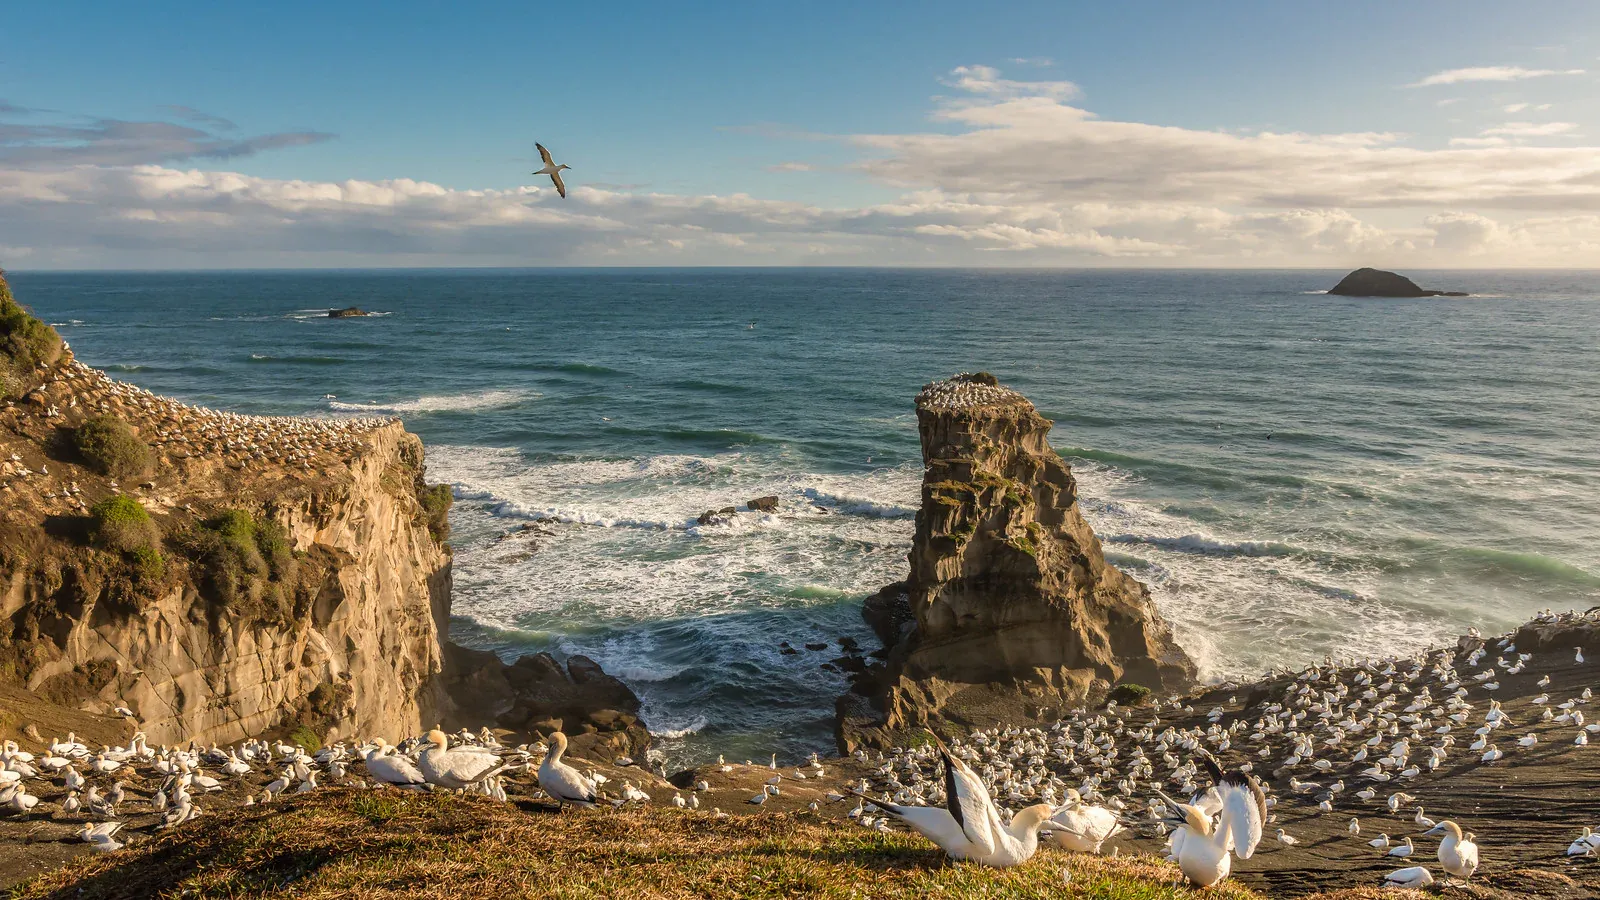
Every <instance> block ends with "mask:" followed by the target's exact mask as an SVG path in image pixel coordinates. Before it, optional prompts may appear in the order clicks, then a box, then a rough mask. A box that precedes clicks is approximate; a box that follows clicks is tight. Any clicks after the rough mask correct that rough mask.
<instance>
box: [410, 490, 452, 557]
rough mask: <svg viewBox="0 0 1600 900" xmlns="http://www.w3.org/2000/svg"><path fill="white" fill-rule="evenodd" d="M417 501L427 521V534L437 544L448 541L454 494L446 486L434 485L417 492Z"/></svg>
mask: <svg viewBox="0 0 1600 900" xmlns="http://www.w3.org/2000/svg"><path fill="white" fill-rule="evenodd" d="M417 501H418V502H419V503H421V504H422V512H423V514H424V515H426V516H427V519H428V533H429V534H431V535H433V539H434V540H435V541H438V542H439V543H441V544H442V543H444V542H445V541H447V540H449V539H450V505H451V504H452V503H454V502H455V493H454V492H453V491H452V490H451V489H450V485H448V484H435V485H429V486H428V487H425V488H422V489H421V490H419V491H417Z"/></svg>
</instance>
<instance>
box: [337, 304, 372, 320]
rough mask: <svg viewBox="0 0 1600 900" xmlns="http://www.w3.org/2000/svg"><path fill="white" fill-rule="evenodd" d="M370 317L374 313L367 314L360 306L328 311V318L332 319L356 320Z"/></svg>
mask: <svg viewBox="0 0 1600 900" xmlns="http://www.w3.org/2000/svg"><path fill="white" fill-rule="evenodd" d="M370 315H372V313H369V312H367V311H366V310H364V309H362V308H361V307H359V306H346V307H344V308H343V309H330V310H328V318H330V319H356V318H360V317H362V316H370Z"/></svg>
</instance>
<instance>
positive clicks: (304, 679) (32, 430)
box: [0, 277, 649, 758]
mask: <svg viewBox="0 0 1600 900" xmlns="http://www.w3.org/2000/svg"><path fill="white" fill-rule="evenodd" d="M0 375H3V376H4V380H3V381H0V402H3V404H4V407H3V408H0V686H3V685H7V684H10V685H12V686H13V689H20V690H23V691H25V692H26V693H27V694H28V695H30V696H31V698H32V700H33V701H35V702H32V704H31V708H33V709H38V710H44V709H57V710H60V709H68V710H84V711H89V712H97V713H103V714H109V713H113V712H114V711H115V710H116V709H117V708H118V707H122V708H125V709H127V710H129V711H130V712H131V713H132V715H131V719H132V720H133V722H134V723H136V724H137V726H138V727H139V728H141V729H142V730H144V731H145V732H146V734H147V736H148V739H149V740H150V741H151V742H152V743H186V742H188V741H190V740H197V741H201V742H206V743H209V742H213V741H214V742H218V743H225V742H229V741H235V740H238V739H241V738H244V737H249V736H255V735H259V734H262V733H264V732H272V731H277V732H280V733H292V732H294V731H297V730H304V731H307V732H309V733H310V734H311V735H313V736H315V737H316V738H318V739H328V738H332V737H343V736H349V735H361V736H371V735H381V736H385V737H388V738H389V739H390V740H398V739H400V738H401V737H404V736H407V735H412V734H417V733H418V732H419V731H421V730H423V729H425V728H429V727H432V726H433V725H434V724H435V723H445V724H446V725H447V726H450V727H458V726H459V727H469V728H472V729H477V728H479V727H482V726H484V725H489V726H501V727H504V728H507V729H509V730H513V731H521V732H523V733H525V734H529V735H531V734H535V733H547V732H548V731H550V730H553V729H554V728H557V727H564V728H565V729H566V730H567V731H569V732H570V733H572V734H573V735H575V736H576V737H577V739H576V740H575V742H574V743H575V746H576V748H578V749H581V750H587V751H589V752H591V753H594V754H597V755H600V756H604V757H607V758H609V757H612V756H616V755H619V754H623V753H632V754H635V755H642V752H643V750H644V748H645V746H646V745H647V744H648V742H649V734H648V732H647V731H646V730H645V728H644V726H643V724H642V723H640V722H639V721H638V718H637V713H638V709H639V700H638V698H637V697H635V696H634V695H633V693H632V692H631V691H630V690H628V688H627V687H626V686H625V685H623V684H622V683H621V682H619V681H617V680H616V679H614V678H611V677H610V676H608V675H606V674H605V673H604V672H601V671H600V668H599V666H597V665H595V664H594V663H593V662H592V661H589V660H586V659H583V658H581V657H578V658H574V659H573V660H569V661H568V662H567V664H566V666H565V668H563V666H562V665H561V664H560V663H557V662H556V661H555V660H554V659H551V658H549V657H547V656H543V655H540V656H538V657H529V658H528V659H525V660H521V661H519V662H518V663H515V664H512V665H506V664H504V663H502V662H501V661H500V659H499V658H498V657H496V656H495V655H494V654H492V653H484V652H475V651H471V650H466V649H463V648H460V647H456V646H454V645H452V644H450V643H449V641H448V639H447V638H448V629H449V621H450V580H451V579H450V549H449V546H448V545H447V544H446V543H445V539H446V538H447V536H448V534H449V519H448V510H449V505H450V491H449V488H447V487H444V486H431V487H430V486H429V485H428V484H427V483H426V481H425V480H424V465H423V448H422V442H421V441H420V440H419V439H418V438H417V437H416V436H415V435H412V434H410V433H408V432H407V431H406V430H405V428H404V426H403V425H402V424H401V423H400V421H399V420H397V419H373V418H361V419H328V418H289V417H260V416H244V415H238V414H234V413H226V412H218V411H215V410H208V409H201V408H197V407H193V406H188V405H185V404H183V403H179V402H177V401H174V400H171V399H168V398H164V397H157V396H154V395H152V394H150V393H148V392H146V391H144V390H141V389H139V388H137V387H134V386H132V385H128V384H123V383H119V382H116V381H113V380H111V379H110V378H108V377H106V375H105V374H104V373H102V372H99V371H97V370H95V369H92V368H89V367H88V366H85V365H83V364H82V363H80V362H78V361H77V360H76V359H74V358H73V354H72V352H71V350H70V348H68V347H67V346H66V345H65V343H64V342H62V341H61V340H60V338H59V337H58V336H57V335H56V334H55V332H54V331H53V330H51V329H50V328H48V327H47V326H45V325H43V324H42V323H40V322H39V321H38V320H37V319H35V318H33V317H32V316H30V315H28V314H27V312H26V311H25V310H23V309H22V308H21V307H20V306H18V305H17V304H16V303H15V302H14V300H13V299H12V297H11V295H10V292H9V289H8V288H7V286H6V284H5V280H4V278H3V277H0ZM0 700H3V698H0ZM3 705H7V706H14V705H17V703H12V702H10V701H6V702H5V703H4V704H3ZM13 718H18V717H13Z"/></svg>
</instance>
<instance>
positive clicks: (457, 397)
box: [251, 354, 539, 415]
mask: <svg viewBox="0 0 1600 900" xmlns="http://www.w3.org/2000/svg"><path fill="white" fill-rule="evenodd" d="M251 356H252V357H253V358H257V359H265V358H267V357H256V356H255V354H251ZM538 396H539V395H538V394H536V393H534V392H532V391H524V390H489V391H470V392H467V393H463V394H443V395H437V396H423V397H418V398H417V399H415V400H396V401H391V402H388V403H347V402H345V401H342V400H329V401H328V408H329V409H330V410H333V411H334V412H352V413H375V412H378V413H394V414H398V415H404V414H406V413H428V412H466V411H471V410H474V409H496V408H499V407H505V406H515V405H517V404H518V403H522V402H524V401H527V400H531V399H537V398H538Z"/></svg>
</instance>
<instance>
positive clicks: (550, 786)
mask: <svg viewBox="0 0 1600 900" xmlns="http://www.w3.org/2000/svg"><path fill="white" fill-rule="evenodd" d="M566 752H567V736H566V735H565V734H562V733H561V732H559V731H558V732H556V733H555V734H552V735H550V750H549V752H548V753H546V754H545V756H544V762H542V763H540V764H539V787H541V788H544V792H545V793H546V794H549V795H550V796H551V798H553V799H554V800H555V801H556V802H558V803H560V804H562V805H563V806H565V805H566V804H569V803H570V804H572V805H573V806H582V807H585V808H589V809H593V808H594V802H595V790H596V785H595V782H594V779H592V778H589V777H587V776H585V775H583V774H582V773H580V772H579V771H578V770H577V769H574V768H573V767H571V766H569V765H567V764H566V763H565V762H562V761H561V757H562V756H563V755H564V754H565V753H566Z"/></svg>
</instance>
